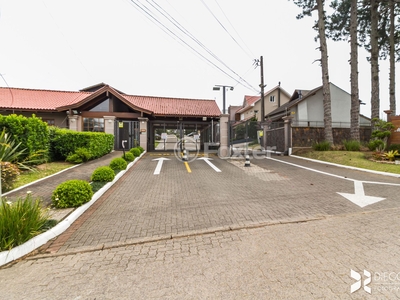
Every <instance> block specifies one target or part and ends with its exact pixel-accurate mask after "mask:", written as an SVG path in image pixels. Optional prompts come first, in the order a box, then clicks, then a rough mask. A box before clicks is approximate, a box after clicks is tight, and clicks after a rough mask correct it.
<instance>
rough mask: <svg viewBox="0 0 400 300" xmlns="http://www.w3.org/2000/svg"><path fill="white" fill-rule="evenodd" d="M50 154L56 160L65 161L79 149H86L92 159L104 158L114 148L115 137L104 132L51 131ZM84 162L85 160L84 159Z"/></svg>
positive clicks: (57, 129) (56, 129)
mask: <svg viewBox="0 0 400 300" xmlns="http://www.w3.org/2000/svg"><path fill="white" fill-rule="evenodd" d="M50 142H51V146H50V152H51V154H52V157H53V158H54V159H56V160H64V159H66V158H67V157H68V155H70V154H71V153H72V154H76V150H77V149H79V148H84V149H86V150H87V151H88V152H89V153H90V154H91V159H95V158H99V157H102V156H103V155H105V154H107V153H110V152H111V150H112V149H113V148H114V136H113V135H112V134H108V133H104V132H78V131H73V130H69V129H59V128H55V129H51V133H50ZM82 161H84V158H82Z"/></svg>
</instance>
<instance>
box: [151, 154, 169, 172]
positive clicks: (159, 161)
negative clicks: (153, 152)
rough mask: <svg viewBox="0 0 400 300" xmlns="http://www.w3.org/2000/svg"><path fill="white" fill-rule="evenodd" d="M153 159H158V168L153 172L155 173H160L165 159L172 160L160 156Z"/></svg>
mask: <svg viewBox="0 0 400 300" xmlns="http://www.w3.org/2000/svg"><path fill="white" fill-rule="evenodd" d="M153 160H157V161H158V163H157V166H156V169H155V170H154V173H153V174H154V175H158V174H160V172H161V168H162V165H163V162H164V160H170V159H169V158H165V157H160V158H156V159H153Z"/></svg>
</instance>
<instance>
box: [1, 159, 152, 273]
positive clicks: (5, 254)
mask: <svg viewBox="0 0 400 300" xmlns="http://www.w3.org/2000/svg"><path fill="white" fill-rule="evenodd" d="M144 154H146V151H144V152H143V153H142V154H141V155H140V156H139V157H137V158H135V160H134V161H133V162H130V163H129V164H128V166H127V168H126V169H125V170H124V171H121V172H119V173H118V174H117V176H115V178H114V180H113V181H111V182H109V183H107V184H106V185H104V186H103V187H102V188H101V189H100V190H98V191H97V192H96V193H95V194H94V195H93V197H92V199H91V200H90V201H89V202H87V203H85V204H83V205H82V206H80V207H78V208H76V209H75V210H74V211H73V212H72V213H70V214H69V215H68V216H67V217H66V218H65V219H64V220H62V221H61V222H59V223H58V224H57V225H56V226H54V227H53V228H51V229H49V230H48V231H46V232H43V233H41V234H39V235H37V236H35V237H34V238H32V239H30V240H29V241H27V242H26V243H24V244H22V245H19V246H17V247H15V248H12V249H11V250H9V251H2V252H0V266H3V265H5V264H8V263H10V262H12V261H14V260H16V259H18V258H21V257H23V256H25V255H27V254H29V253H30V252H32V251H33V250H35V249H37V248H39V247H40V246H42V245H44V244H46V243H47V242H48V241H50V240H51V239H53V238H55V237H57V236H58V235H60V234H61V233H63V232H64V231H65V230H67V228H68V227H70V226H71V224H72V223H73V222H74V221H75V220H76V219H78V218H79V217H80V216H81V215H82V214H83V213H84V212H85V211H86V210H87V209H88V208H89V207H90V206H92V205H93V204H94V203H95V202H96V201H97V200H98V199H99V198H100V197H101V196H102V195H103V194H104V193H105V192H106V191H107V190H108V189H109V188H110V187H111V186H112V185H113V184H114V183H115V182H117V181H118V179H120V178H121V177H122V176H123V175H124V174H125V173H126V172H127V171H128V170H129V169H130V168H131V167H132V166H133V165H134V164H135V163H136V162H137V161H138V160H139V159H140V158H142V156H143V155H144Z"/></svg>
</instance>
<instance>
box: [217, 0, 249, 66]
mask: <svg viewBox="0 0 400 300" xmlns="http://www.w3.org/2000/svg"><path fill="white" fill-rule="evenodd" d="M214 1H215V3H217V5H218V7H219V9H220V10H221V12H222V13H223V15H224V16H225V18H226V20H227V21H228V23H229V24H230V25H231V27H232V28H233V31H235V33H236V34H237V36H238V37H239V39H240V40H241V41H242V43H243V44H244V45H245V46H246V48H247V50H249V52H250V55H249V53H248V52H247V51H246V50H244V49H243V50H244V51H245V53H246V54H247V56H249V57H250V59H251V58H252V57H255V55H254V54H253V52H252V51H251V50H250V48H249V47H248V46H247V44H246V43H245V42H244V40H243V39H242V37H241V36H240V34H239V33H238V32H237V30H236V29H235V27H234V26H233V24H232V22H231V21H230V20H229V18H228V16H227V15H226V14H225V12H224V10H223V9H222V7H221V6H220V5H219V3H218V1H217V0H214ZM241 48H242V47H241Z"/></svg>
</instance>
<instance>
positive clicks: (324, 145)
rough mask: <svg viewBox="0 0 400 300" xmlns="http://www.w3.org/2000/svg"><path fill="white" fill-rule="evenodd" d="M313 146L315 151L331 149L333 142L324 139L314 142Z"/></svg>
mask: <svg viewBox="0 0 400 300" xmlns="http://www.w3.org/2000/svg"><path fill="white" fill-rule="evenodd" d="M312 147H313V149H314V150H315V151H328V150H330V149H331V143H329V142H327V141H323V142H319V143H314V144H313V146H312Z"/></svg>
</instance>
